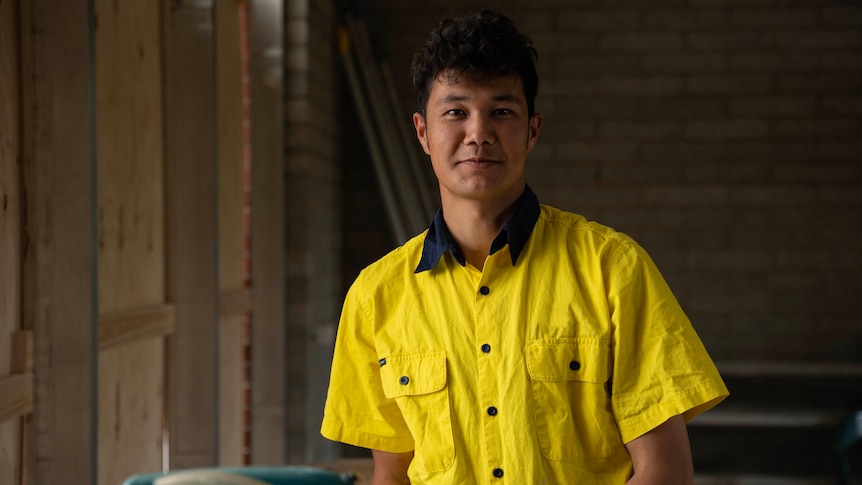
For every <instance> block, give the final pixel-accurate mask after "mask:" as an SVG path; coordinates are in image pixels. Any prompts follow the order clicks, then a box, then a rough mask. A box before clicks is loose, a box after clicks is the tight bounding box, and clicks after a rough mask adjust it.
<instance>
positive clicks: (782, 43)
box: [363, 0, 862, 361]
mask: <svg viewBox="0 0 862 485" xmlns="http://www.w3.org/2000/svg"><path fill="white" fill-rule="evenodd" d="M484 6H490V7H493V8H499V9H500V10H502V11H504V12H506V13H508V14H509V15H510V16H512V17H513V18H514V19H515V21H516V23H517V24H518V25H519V27H520V28H521V30H522V31H524V32H525V33H527V34H528V35H530V36H531V37H532V38H533V40H534V42H535V45H536V47H537V48H538V50H539V63H538V68H539V73H540V76H541V83H540V88H539V97H538V99H537V109H538V110H539V111H540V112H542V113H543V114H544V115H545V124H544V129H543V132H542V134H541V136H540V141H539V145H538V147H537V149H536V150H535V151H534V153H533V154H532V156H531V158H530V161H529V165H528V181H529V183H530V184H531V186H532V187H533V188H534V189H535V190H536V192H537V193H538V195H539V197H540V200H541V201H542V202H544V203H549V204H553V205H556V206H558V207H561V208H564V209H567V210H571V211H574V212H579V213H581V214H584V215H585V216H587V217H589V218H591V219H596V220H598V221H600V222H603V223H605V224H608V225H610V226H612V227H615V228H617V229H618V230H621V231H624V232H626V233H629V234H630V235H632V236H633V237H635V238H636V239H637V240H638V241H639V242H640V243H641V244H642V245H643V246H644V247H646V248H647V250H648V251H649V252H650V253H651V254H652V255H653V257H654V259H655V260H656V262H657V263H658V265H659V267H660V268H661V269H662V271H663V272H664V274H665V276H666V278H667V279H668V281H669V283H670V284H671V286H672V288H673V289H674V290H675V292H676V294H677V296H678V298H679V299H680V301H681V303H682V304H683V306H684V308H685V309H686V310H687V312H688V313H689V315H690V317H691V318H692V321H693V322H694V324H695V326H696V328H697V329H698V331H699V332H700V334H701V336H702V337H703V338H704V340H705V341H706V343H707V346H708V348H709V349H710V351H711V352H712V353H713V355H714V356H715V357H716V358H717V359H746V360H755V359H767V360H776V359H811V360H819V359H827V360H845V361H851V360H852V361H859V359H860V357H859V356H860V355H862V319H860V318H859V316H858V314H857V312H856V311H855V310H854V308H853V307H852V302H853V301H854V300H855V299H857V298H858V297H859V295H860V294H862V250H860V249H862V6H860V5H859V3H858V2H853V1H826V0H822V1H810V0H796V1H793V0H772V1H762V0H760V1H758V0H751V1H747V2H746V1H735V0H685V1H684V0H660V1H659V0H656V1H649V2H648V1H637V0H630V1H588V0H577V1H571V0H566V1H564V0H557V1H554V0H532V1H529V2H521V1H514V0H509V1H496V2H493V1H492V2H477V1H471V0H459V1H440V2H435V7H429V6H426V3H425V2H403V1H397V0H368V1H366V2H363V7H364V11H363V14H364V16H365V18H366V20H367V22H368V24H369V27H370V30H371V32H372V40H373V42H374V44H375V49H376V51H377V52H378V53H379V54H380V55H381V56H383V57H386V58H387V59H388V60H389V62H390V64H391V65H392V66H393V70H394V72H395V73H396V82H397V83H398V86H397V87H398V89H399V92H400V96H401V99H402V100H403V105H404V113H405V114H404V122H405V123H409V122H410V113H411V112H412V110H414V109H415V101H414V96H413V94H412V87H411V86H410V83H409V75H408V68H409V62H410V58H411V57H412V53H413V50H414V49H415V47H416V46H418V45H420V43H421V42H422V41H423V39H424V36H425V33H426V32H427V31H428V30H429V29H430V28H431V27H432V26H433V25H434V24H435V23H436V22H437V20H438V19H439V18H440V17H441V16H443V15H447V14H449V13H452V12H459V11H464V10H466V9H471V8H474V7H475V8H479V7H484ZM417 149H418V147H417Z"/></svg>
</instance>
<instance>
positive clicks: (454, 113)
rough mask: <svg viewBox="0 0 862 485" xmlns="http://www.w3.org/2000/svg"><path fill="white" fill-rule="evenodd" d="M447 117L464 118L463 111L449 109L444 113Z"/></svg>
mask: <svg viewBox="0 0 862 485" xmlns="http://www.w3.org/2000/svg"><path fill="white" fill-rule="evenodd" d="M446 115H448V116H464V111H463V110H460V109H450V110H449V111H447V112H446Z"/></svg>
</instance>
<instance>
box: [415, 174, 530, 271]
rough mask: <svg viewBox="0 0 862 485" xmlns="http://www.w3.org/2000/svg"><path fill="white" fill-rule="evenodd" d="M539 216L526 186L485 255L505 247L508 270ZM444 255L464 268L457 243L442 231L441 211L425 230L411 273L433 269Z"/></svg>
mask: <svg viewBox="0 0 862 485" xmlns="http://www.w3.org/2000/svg"><path fill="white" fill-rule="evenodd" d="M539 213H540V209H539V199H537V198H536V194H535V193H533V191H532V190H531V189H530V187H529V186H527V187H525V188H524V193H523V194H522V195H521V198H520V199H519V200H518V203H517V206H516V207H515V211H514V212H513V213H512V215H511V216H509V219H508V220H507V221H506V223H505V224H504V225H503V229H501V230H500V233H499V234H497V237H496V238H494V241H493V242H492V243H491V249H490V252H489V254H494V253H496V252H497V251H499V250H500V249H503V248H504V247H506V244H508V245H509V254H510V255H511V256H512V266H514V265H515V263H517V262H518V256H519V255H520V254H521V250H522V249H524V245H526V244H527V240H528V239H529V238H530V234H532V232H533V227H535V225H536V221H538V220H539ZM446 251H449V252H451V253H452V257H454V258H455V261H457V262H458V264H460V265H461V266H465V265H466V264H467V261H466V260H465V259H464V254H463V253H462V252H461V248H459V247H458V243H456V242H455V239H454V238H453V237H452V234H450V233H449V229H448V228H447V227H446V222H445V221H444V220H443V209H442V208H441V209H439V210H438V211H437V214H436V215H435V216H434V220H433V221H432V222H431V225H430V226H429V227H428V232H427V233H426V234H425V242H424V244H423V246H422V257H421V258H420V259H419V265H418V266H416V270H415V271H414V273H421V272H423V271H428V270H430V269H433V268H434V267H435V266H437V263H438V262H439V261H440V258H441V257H442V256H443V253H445V252H446Z"/></svg>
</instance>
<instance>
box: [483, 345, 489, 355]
mask: <svg viewBox="0 0 862 485" xmlns="http://www.w3.org/2000/svg"><path fill="white" fill-rule="evenodd" d="M490 351H491V346H490V345H488V344H482V352H485V353H486V354H487V353H488V352H490Z"/></svg>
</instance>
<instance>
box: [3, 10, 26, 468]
mask: <svg viewBox="0 0 862 485" xmlns="http://www.w3.org/2000/svg"><path fill="white" fill-rule="evenodd" d="M17 27H18V2H12V1H6V0H4V1H0V275H3V276H2V277H0V356H2V355H6V352H7V351H8V350H9V349H10V348H11V349H12V350H13V352H14V349H15V348H16V345H15V332H16V331H17V330H18V329H19V328H20V327H21V253H20V251H21V246H20V241H21V204H20V190H19V184H20V174H19V169H18V167H19V165H18V163H19V160H20V157H21V147H20V124H21V119H20V111H19V110H20V104H19V103H20V95H21V94H20V70H19V68H20V64H19V44H18V28H17ZM16 364H18V363H17V362H16V360H15V358H14V356H13V358H12V359H4V358H0V376H5V375H8V374H9V373H16V372H19V370H18V369H17V368H16V367H17V365H16ZM31 385H32V384H31ZM0 399H3V397H2V394H0ZM0 408H3V405H2V404H0ZM20 421H21V420H20V419H11V420H8V419H7V420H3V419H0V483H10V484H16V483H20V481H21V422H20Z"/></svg>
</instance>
